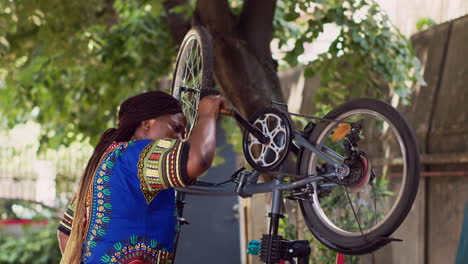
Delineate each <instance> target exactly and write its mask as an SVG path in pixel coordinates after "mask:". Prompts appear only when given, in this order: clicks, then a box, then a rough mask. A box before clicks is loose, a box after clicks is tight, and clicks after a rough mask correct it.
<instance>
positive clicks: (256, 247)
mask: <svg viewBox="0 0 468 264" xmlns="http://www.w3.org/2000/svg"><path fill="white" fill-rule="evenodd" d="M261 248H262V243H261V242H260V241H258V240H252V241H250V242H249V244H248V246H247V254H250V255H254V256H258V255H259V254H260V250H261Z"/></svg>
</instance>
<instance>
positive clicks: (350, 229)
mask: <svg viewBox="0 0 468 264" xmlns="http://www.w3.org/2000/svg"><path fill="white" fill-rule="evenodd" d="M357 115H363V116H366V117H372V118H374V119H375V120H377V119H380V120H381V121H379V122H382V126H381V127H380V128H379V129H376V131H377V132H376V131H373V133H374V134H379V133H378V131H380V132H381V133H380V135H377V137H381V138H382V140H383V141H382V142H383V144H382V146H383V147H382V148H383V149H385V151H384V152H383V154H384V157H383V158H387V159H389V158H391V160H392V161H394V163H396V164H395V165H391V164H392V163H391V164H390V165H388V164H386V165H385V163H382V161H383V160H380V161H379V159H376V158H375V157H376V154H378V153H376V152H379V148H378V147H376V148H375V150H373V151H371V152H372V153H367V154H368V158H370V164H371V166H373V168H374V170H375V172H376V173H375V174H376V177H375V178H376V179H375V180H374V181H373V183H374V185H377V187H381V186H378V185H379V184H382V183H384V182H385V181H387V180H388V176H389V175H388V174H401V176H402V177H401V186H400V188H395V192H393V194H390V193H388V190H385V189H378V190H377V192H376V189H375V188H376V187H373V188H372V186H371V185H370V184H367V185H368V186H365V187H367V188H363V189H362V192H361V191H359V192H358V194H353V193H349V191H348V194H349V195H350V198H351V201H352V204H353V207H351V206H350V205H349V200H348V198H347V195H346V189H345V188H344V187H341V186H339V187H335V188H334V189H333V191H332V192H331V193H330V195H329V196H328V197H326V198H320V197H319V194H318V192H317V191H316V192H314V194H313V203H312V208H313V210H315V212H316V213H317V216H318V217H319V218H320V219H321V222H323V223H324V224H325V225H326V226H327V227H328V228H330V229H331V230H332V231H334V232H335V233H339V234H341V235H344V236H361V235H362V233H364V234H367V233H370V232H372V231H374V230H376V229H377V228H379V227H380V226H382V224H383V223H385V222H386V221H387V220H388V218H389V217H390V216H391V215H392V213H393V212H394V211H395V209H396V207H397V205H398V204H399V203H400V201H401V199H402V195H403V190H404V187H405V185H404V184H405V182H406V177H407V173H408V172H407V153H406V149H405V145H404V142H403V140H402V137H401V135H400V134H399V133H398V131H397V130H396V128H395V126H394V125H393V123H391V122H390V121H389V120H388V119H387V118H385V117H384V116H383V115H381V114H380V113H378V112H375V111H371V110H366V109H359V110H353V111H349V112H346V113H344V114H342V115H340V116H339V117H338V118H336V120H342V121H343V120H346V121H354V120H353V118H355V117H356V116H357ZM366 122H367V123H368V125H367V126H373V127H377V126H376V125H373V124H372V123H373V122H372V121H369V122H368V121H365V122H364V123H366ZM336 126H337V124H336V123H330V124H328V125H327V126H326V127H325V129H324V130H323V131H322V132H321V134H320V136H319V137H318V139H317V141H316V142H317V146H322V145H324V144H325V145H328V144H329V140H328V137H329V136H330V135H331V132H332V131H333V130H334V129H335V128H336ZM361 131H362V132H363V133H365V131H366V125H363V128H362V130H361ZM375 138H376V135H373V136H370V137H369V138H366V135H363V139H361V140H360V141H358V148H359V147H360V146H361V145H362V143H364V144H366V142H362V141H366V139H367V140H369V141H370V140H375ZM343 140H346V139H343ZM360 143H361V145H360ZM374 145H378V144H374ZM379 145H380V144H379ZM395 149H398V150H399V151H400V154H399V156H398V155H397V154H396V151H395ZM334 150H335V151H337V152H340V151H339V147H338V148H336V146H335V149H334ZM362 150H363V151H364V152H366V148H362ZM340 154H341V153H340ZM317 159H318V157H317V155H316V154H315V153H312V154H311V157H310V161H311V162H310V163H309V165H308V168H307V171H308V174H314V173H316V172H315V170H316V169H315V165H316V164H318V163H320V159H319V160H318V163H317V162H316V161H317ZM398 161H400V162H401V165H398ZM382 164H383V165H382ZM398 170H399V172H397V171H398ZM379 180H380V181H382V182H379ZM317 186H318V185H317V183H314V184H313V187H314V189H315V190H317ZM336 190H341V191H336ZM379 194H382V197H381V198H380V200H379V197H378V195H379ZM372 196H376V197H375V202H374V205H372V204H371V203H369V201H366V200H369V199H368V198H372ZM389 196H390V197H389ZM343 199H344V200H346V201H347V204H348V205H347V207H337V206H336V205H335V206H330V203H331V201H339V200H343ZM371 201H372V200H371ZM366 202H367V203H366ZM389 204H391V205H389ZM363 206H366V208H362V207H363ZM372 207H376V208H374V210H375V211H374V214H373V216H371V217H367V218H368V219H365V218H366V217H364V219H363V213H367V214H368V213H369V210H368V209H370V208H372ZM379 208H384V209H383V210H382V211H384V210H385V212H384V213H380V212H379ZM387 208H388V210H387ZM353 209H354V210H355V211H357V216H358V219H359V224H357V222H358V221H354V224H353V223H348V222H345V221H344V220H343V219H345V218H346V216H348V218H349V215H351V219H353V220H355V219H356V218H355V217H354V213H353V212H352V210H353ZM346 210H348V215H346V213H344V212H343V211H346ZM362 211H364V212H362ZM370 212H371V211H370ZM364 215H365V214H364ZM361 230H362V232H361Z"/></svg>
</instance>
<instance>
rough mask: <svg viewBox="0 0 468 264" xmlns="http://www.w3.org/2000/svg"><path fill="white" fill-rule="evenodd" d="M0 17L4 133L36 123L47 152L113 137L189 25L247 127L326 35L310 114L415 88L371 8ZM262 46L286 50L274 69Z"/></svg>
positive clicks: (414, 68)
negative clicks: (119, 118)
mask: <svg viewBox="0 0 468 264" xmlns="http://www.w3.org/2000/svg"><path fill="white" fill-rule="evenodd" d="M0 10H2V11H0V12H1V13H0V20H2V21H0V22H1V23H0V24H1V25H2V28H0V52H1V55H2V56H1V65H2V66H1V68H0V80H1V81H2V83H0V92H1V93H2V96H1V98H0V113H1V116H2V117H3V123H4V125H9V126H11V125H13V124H15V123H18V122H22V121H24V120H26V119H29V118H35V119H37V120H38V121H39V122H40V123H41V124H43V130H44V133H43V135H44V136H43V139H44V141H46V142H48V144H49V146H55V145H57V144H59V143H65V144H69V143H70V142H72V141H73V140H75V139H77V138H82V137H83V136H91V137H92V138H93V139H94V140H96V139H97V137H98V136H99V135H100V134H101V133H102V131H104V130H105V129H106V128H107V127H109V126H112V125H115V123H114V122H115V113H114V109H116V107H117V106H118V104H119V102H121V101H122V100H123V99H124V98H126V97H128V96H129V95H132V94H135V93H138V92H142V91H144V90H151V89H155V87H156V85H157V83H158V81H159V80H161V78H163V77H167V76H170V74H171V72H172V68H173V62H174V59H175V54H176V50H177V43H180V42H181V40H182V38H183V35H184V34H185V32H186V31H187V30H188V29H189V28H190V27H191V26H193V25H203V26H205V27H206V28H207V29H208V30H209V32H210V33H211V35H212V38H213V42H214V56H215V64H214V75H215V80H216V83H217V85H218V86H219V87H220V88H221V89H222V90H223V91H224V93H225V94H226V96H227V97H228V99H229V100H230V101H231V102H232V103H233V104H234V105H235V106H236V107H237V108H238V109H240V110H241V112H242V113H244V114H245V115H247V116H248V115H250V114H252V113H253V112H255V111H256V109H258V107H261V106H264V105H266V104H269V102H270V101H271V100H276V101H283V99H284V98H283V96H282V94H281V89H280V86H279V80H278V76H277V71H278V61H279V62H280V64H281V65H289V66H294V65H297V64H298V61H297V57H298V56H299V55H301V54H302V53H303V52H304V43H308V42H312V41H313V40H314V39H316V38H317V36H318V35H319V33H320V32H322V31H323V29H324V25H326V24H329V23H333V24H336V25H337V26H338V27H339V28H340V33H339V35H338V36H337V38H336V39H335V41H334V42H333V43H332V45H331V46H330V49H329V50H328V52H326V53H324V54H321V55H320V56H319V58H318V59H317V60H316V61H314V62H312V63H310V64H309V65H308V67H307V68H308V70H307V73H308V74H314V73H316V74H320V76H321V79H322V86H323V89H321V91H320V92H319V97H318V99H319V100H320V101H321V102H326V103H337V102H339V101H340V100H343V99H344V98H346V97H347V96H348V95H349V94H350V93H351V92H352V93H355V94H356V95H359V94H362V93H366V94H369V93H374V94H375V93H377V92H378V91H380V90H379V88H378V82H377V81H378V80H383V81H384V82H385V83H387V84H388V86H389V88H390V90H391V91H395V92H396V93H398V94H399V95H400V98H402V99H406V98H407V94H408V90H409V87H410V86H411V84H412V82H414V81H415V80H416V79H417V78H418V77H420V75H419V65H418V61H417V59H415V58H414V55H413V52H412V50H411V46H410V45H409V43H408V41H407V40H406V39H405V38H404V37H403V36H402V35H401V34H400V33H399V32H398V31H395V29H394V28H393V27H392V25H391V24H390V22H389V21H388V19H387V18H386V16H385V15H384V14H382V13H381V12H380V9H379V7H378V5H377V4H376V3H374V2H372V1H371V0H327V1H325V0H317V1H314V2H310V1H303V0H244V1H240V0H217V1H209V0H198V1H192V0H167V1H164V3H161V2H160V1H156V0H154V1H145V0H141V1H130V0H105V1H104V0H92V1H85V2H83V1H76V0H71V1H66V2H63V1H60V0H47V1H46V0H39V1H33V0H21V1H11V0H9V1H3V2H2V3H0ZM272 39H276V40H277V43H278V48H280V49H284V48H288V47H289V50H288V51H287V52H286V55H285V57H284V58H283V59H280V60H275V59H273V58H272V52H271V49H270V45H271V40H272ZM291 40H292V42H293V43H292V47H291ZM349 87H352V88H353V89H351V90H350V89H348V88H349ZM245 94H249V96H248V97H246V96H244V95H245Z"/></svg>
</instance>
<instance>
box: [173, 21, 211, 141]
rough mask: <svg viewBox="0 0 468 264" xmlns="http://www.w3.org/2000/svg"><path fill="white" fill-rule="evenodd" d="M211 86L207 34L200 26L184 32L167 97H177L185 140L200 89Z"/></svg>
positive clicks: (208, 39)
mask: <svg viewBox="0 0 468 264" xmlns="http://www.w3.org/2000/svg"><path fill="white" fill-rule="evenodd" d="M212 87H213V53H212V43H211V39H210V35H209V33H208V31H207V30H206V29H205V28H203V27H200V26H197V27H194V28H192V29H191V30H189V31H188V32H187V34H186V35H185V37H184V40H183V41H182V44H181V45H180V49H179V53H178V54H177V60H176V67H175V70H174V75H173V79H172V88H171V94H172V96H174V97H175V98H177V99H178V100H179V101H180V103H181V106H182V111H183V113H184V115H185V117H186V119H187V126H186V132H185V139H187V138H188V137H189V136H190V134H191V132H192V130H193V127H194V126H195V123H196V121H197V118H198V103H199V102H200V96H201V93H202V91H203V90H205V89H209V88H212Z"/></svg>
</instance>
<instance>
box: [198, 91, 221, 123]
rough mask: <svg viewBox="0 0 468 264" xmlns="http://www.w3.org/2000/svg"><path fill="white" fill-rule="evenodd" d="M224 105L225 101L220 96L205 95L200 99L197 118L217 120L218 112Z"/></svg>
mask: <svg viewBox="0 0 468 264" xmlns="http://www.w3.org/2000/svg"><path fill="white" fill-rule="evenodd" d="M225 104H226V101H225V99H224V98H223V97H222V96H221V95H207V96H205V97H203V99H201V101H200V103H199V105H198V117H204V116H208V117H210V116H214V117H215V119H217V118H218V116H219V110H220V109H221V107H223V106H224V105H225Z"/></svg>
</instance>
